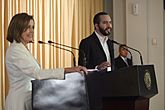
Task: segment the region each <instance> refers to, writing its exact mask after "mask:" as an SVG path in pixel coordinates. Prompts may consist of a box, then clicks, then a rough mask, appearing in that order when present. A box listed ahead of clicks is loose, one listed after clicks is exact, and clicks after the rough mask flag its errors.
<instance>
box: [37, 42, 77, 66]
mask: <svg viewBox="0 0 165 110" xmlns="http://www.w3.org/2000/svg"><path fill="white" fill-rule="evenodd" d="M38 43H39V44H48V45H50V46H53V47H56V48H59V49H62V50H66V51H68V52H71V54H72V55H73V64H74V66H76V57H75V55H74V53H73V52H72V51H70V50H68V49H65V48H62V47H59V46H56V45H53V44H50V43H46V42H43V41H38Z"/></svg>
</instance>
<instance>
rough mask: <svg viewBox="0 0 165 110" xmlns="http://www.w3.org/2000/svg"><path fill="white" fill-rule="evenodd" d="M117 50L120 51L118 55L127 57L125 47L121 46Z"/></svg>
mask: <svg viewBox="0 0 165 110" xmlns="http://www.w3.org/2000/svg"><path fill="white" fill-rule="evenodd" d="M119 52H120V56H122V57H127V55H128V49H127V47H121V48H120V50H119Z"/></svg>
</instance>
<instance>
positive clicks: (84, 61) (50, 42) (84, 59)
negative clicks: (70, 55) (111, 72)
mask: <svg viewBox="0 0 165 110" xmlns="http://www.w3.org/2000/svg"><path fill="white" fill-rule="evenodd" d="M48 43H49V44H52V43H53V44H56V45H60V46H63V47H67V48H71V49H75V50H78V51H80V52H81V53H82V54H83V63H84V64H83V66H85V67H86V63H87V62H86V56H85V52H84V51H83V50H80V49H78V48H75V47H71V46H68V45H64V44H60V43H57V42H53V41H51V40H49V41H48Z"/></svg>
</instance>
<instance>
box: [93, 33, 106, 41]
mask: <svg viewBox="0 0 165 110" xmlns="http://www.w3.org/2000/svg"><path fill="white" fill-rule="evenodd" d="M95 34H96V36H97V38H98V39H99V41H100V42H102V43H105V42H107V40H108V36H101V35H100V34H98V33H97V32H96V31H95Z"/></svg>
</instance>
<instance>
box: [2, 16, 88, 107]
mask: <svg viewBox="0 0 165 110" xmlns="http://www.w3.org/2000/svg"><path fill="white" fill-rule="evenodd" d="M33 35H34V19H33V17H32V16H30V15H28V14H26V13H20V14H16V15H15V16H13V18H12V20H11V22H10V24H9V27H8V32H7V40H8V41H9V42H10V43H11V45H10V46H9V47H8V49H7V52H6V68H7V73H8V78H9V85H10V87H9V93H8V95H7V98H6V105H5V110H32V108H31V88H32V87H31V86H32V85H31V80H32V79H49V78H54V79H64V75H65V74H66V73H71V72H80V73H83V72H85V73H87V71H86V68H85V67H81V66H78V67H71V68H59V69H47V70H41V69H40V66H39V64H38V63H37V61H36V60H35V58H34V57H33V56H32V54H31V53H30V52H29V50H28V48H27V44H28V43H30V42H32V41H33ZM82 71H83V72H82Z"/></svg>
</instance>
